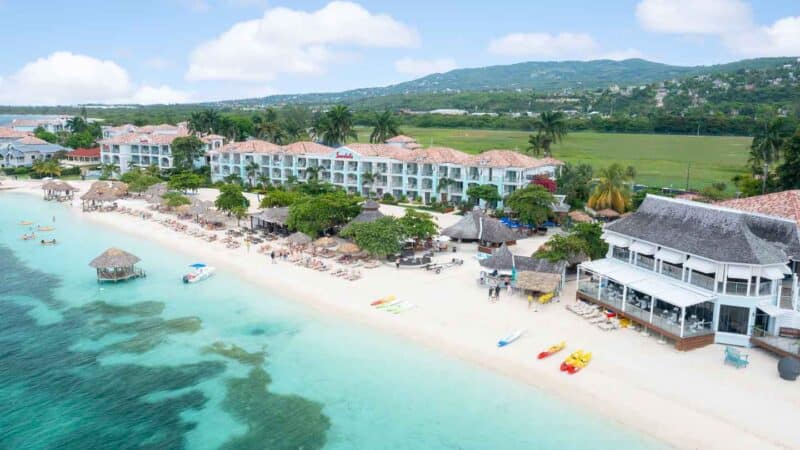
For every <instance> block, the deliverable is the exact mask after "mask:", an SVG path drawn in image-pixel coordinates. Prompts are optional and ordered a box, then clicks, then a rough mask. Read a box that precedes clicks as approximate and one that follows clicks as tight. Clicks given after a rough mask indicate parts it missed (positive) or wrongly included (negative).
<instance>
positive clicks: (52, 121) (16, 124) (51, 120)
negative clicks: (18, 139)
mask: <svg viewBox="0 0 800 450" xmlns="http://www.w3.org/2000/svg"><path fill="white" fill-rule="evenodd" d="M67 120H69V117H66V116H61V117H44V118H40V119H14V120H12V121H11V123H10V124H8V125H7V126H8V127H9V128H11V129H13V130H16V131H21V132H28V133H32V132H33V130H35V129H36V128H38V127H42V128H44V129H45V130H46V131H49V132H51V133H58V132H59V131H64V130H66V127H67Z"/></svg>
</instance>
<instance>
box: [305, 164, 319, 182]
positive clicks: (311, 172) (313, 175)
mask: <svg viewBox="0 0 800 450" xmlns="http://www.w3.org/2000/svg"><path fill="white" fill-rule="evenodd" d="M320 172H322V167H319V166H314V167H307V168H306V181H311V180H314V181H317V180H319V173H320Z"/></svg>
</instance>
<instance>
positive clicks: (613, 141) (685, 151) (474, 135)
mask: <svg viewBox="0 0 800 450" xmlns="http://www.w3.org/2000/svg"><path fill="white" fill-rule="evenodd" d="M401 131H402V133H403V134H406V135H409V136H412V137H414V138H416V139H417V141H418V142H419V143H420V144H421V145H423V146H425V147H430V146H431V145H437V146H445V147H452V148H455V149H458V150H462V151H465V152H468V153H480V152H481V151H484V150H489V149H511V150H525V148H526V147H527V146H528V135H529V133H528V132H525V131H507V130H470V129H455V128H453V129H451V128H411V127H403V128H402V129H401ZM369 132H370V130H369V129H367V128H360V129H359V130H358V136H359V141H362V142H366V141H367V140H368V139H369ZM751 140H752V139H751V138H748V137H731V136H684V135H666V134H620V133H595V132H579V133H570V134H568V135H567V136H566V138H565V139H564V141H563V142H561V143H560V144H557V145H555V146H554V148H553V156H554V157H555V158H558V159H561V160H563V161H567V162H571V163H588V164H591V165H592V166H594V167H595V168H600V167H604V166H607V165H609V164H611V163H615V162H616V163H620V164H622V165H623V166H629V165H630V166H634V167H635V168H636V171H637V174H638V175H637V177H636V182H637V183H641V184H646V185H650V186H658V187H661V186H673V187H676V188H684V187H685V186H686V173H687V168H689V165H690V164H691V168H690V170H689V186H690V187H691V188H701V187H703V186H706V185H709V184H711V183H714V182H724V183H726V184H727V185H728V189H729V190H731V189H732V182H731V178H732V177H733V176H734V175H736V174H739V173H742V172H744V171H745V168H744V166H745V164H746V163H747V155H748V147H749V146H750V142H751Z"/></svg>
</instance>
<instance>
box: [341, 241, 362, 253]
mask: <svg viewBox="0 0 800 450" xmlns="http://www.w3.org/2000/svg"><path fill="white" fill-rule="evenodd" d="M336 251H337V252H338V253H341V254H342V255H355V254H356V253H358V252H360V251H361V248H360V247H359V246H357V245H356V244H353V243H352V242H345V243H343V244H342V245H340V246H339V247H337V248H336Z"/></svg>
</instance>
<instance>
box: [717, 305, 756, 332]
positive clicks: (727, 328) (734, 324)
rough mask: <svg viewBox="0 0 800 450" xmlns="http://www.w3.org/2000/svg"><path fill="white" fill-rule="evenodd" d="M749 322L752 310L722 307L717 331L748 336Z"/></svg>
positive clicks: (738, 307) (739, 307)
mask: <svg viewBox="0 0 800 450" xmlns="http://www.w3.org/2000/svg"><path fill="white" fill-rule="evenodd" d="M749 320H750V308H743V307H741V306H729V305H720V306H719V326H718V327H717V331H719V332H721V333H735V334H747V323H748V321H749Z"/></svg>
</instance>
